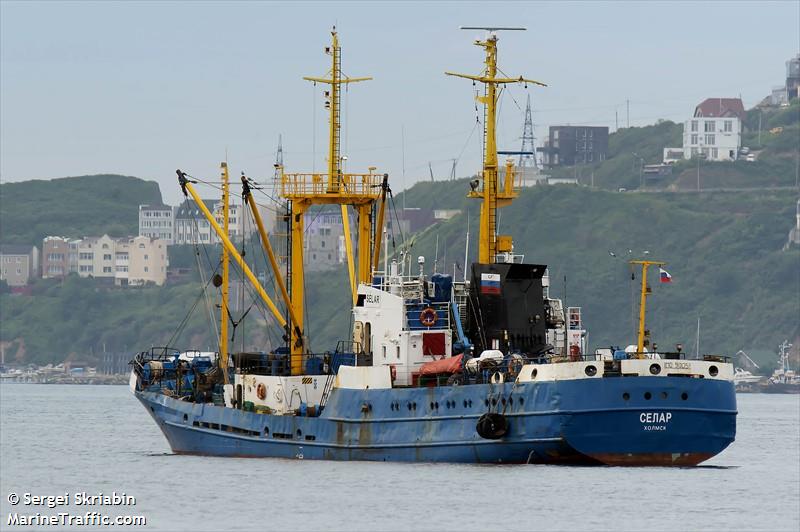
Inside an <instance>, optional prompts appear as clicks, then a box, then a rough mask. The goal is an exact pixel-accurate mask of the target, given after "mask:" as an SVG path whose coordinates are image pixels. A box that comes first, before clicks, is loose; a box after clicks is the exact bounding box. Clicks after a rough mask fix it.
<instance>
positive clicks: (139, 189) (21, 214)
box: [0, 174, 161, 247]
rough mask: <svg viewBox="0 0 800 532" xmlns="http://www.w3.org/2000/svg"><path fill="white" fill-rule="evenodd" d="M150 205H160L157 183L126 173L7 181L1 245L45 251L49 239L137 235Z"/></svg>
mask: <svg viewBox="0 0 800 532" xmlns="http://www.w3.org/2000/svg"><path fill="white" fill-rule="evenodd" d="M147 203H161V191H160V190H159V188H158V183H156V182H155V181H143V180H141V179H138V178H136V177H129V176H122V175H112V174H109V175H105V174H104V175H88V176H81V177H65V178H61V179H52V180H47V181H43V180H36V181H23V182H20V183H2V184H0V207H1V208H0V242H2V243H3V244H36V245H37V246H39V247H41V245H42V238H44V237H45V236H48V235H59V236H71V237H80V236H99V235H102V234H104V233H106V234H108V235H110V236H117V237H121V236H128V235H135V234H137V233H138V231H139V228H138V227H139V226H138V223H139V222H138V219H139V205H140V204H147Z"/></svg>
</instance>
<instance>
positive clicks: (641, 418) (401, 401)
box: [136, 377, 737, 465]
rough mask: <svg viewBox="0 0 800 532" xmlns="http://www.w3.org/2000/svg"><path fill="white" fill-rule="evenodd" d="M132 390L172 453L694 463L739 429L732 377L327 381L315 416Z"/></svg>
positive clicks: (720, 447)
mask: <svg viewBox="0 0 800 532" xmlns="http://www.w3.org/2000/svg"><path fill="white" fill-rule="evenodd" d="M136 396H137V397H138V398H139V400H140V401H141V402H142V403H143V404H144V405H145V406H146V407H147V409H148V411H149V412H150V413H151V415H152V416H153V418H154V419H155V420H156V422H157V423H158V425H159V427H160V428H161V430H162V431H163V432H164V435H165V436H166V438H167V440H168V441H169V444H170V446H171V447H172V450H173V451H174V452H176V453H187V454H202V455H215V456H244V457H282V458H303V459H322V460H375V461H406V462H466V463H480V462H492V463H530V462H534V463H586V464H592V463H593V464H596V463H605V464H611V465H696V464H698V463H700V462H702V461H704V460H707V459H708V458H710V457H712V456H714V455H716V454H718V453H719V452H721V451H722V450H723V449H725V448H726V447H727V446H728V445H729V444H730V443H731V442H732V441H733V440H734V438H735V435H736V413H737V412H736V394H735V392H734V387H733V384H732V383H731V382H726V381H719V380H704V379H692V378H680V377H635V378H625V377H618V378H603V379H580V380H570V381H553V382H537V383H525V384H517V385H515V384H512V383H505V384H497V385H492V384H474V385H466V386H452V387H432V388H395V389H388V390H347V389H335V390H334V391H333V392H332V393H331V395H330V398H329V401H328V403H327V405H326V407H325V409H324V410H323V413H322V415H320V416H319V417H299V416H276V415H269V414H257V413H253V412H245V411H242V410H236V409H231V408H223V407H220V406H214V405H212V404H196V403H190V402H185V401H179V400H176V399H173V398H171V397H167V396H165V395H161V394H158V393H153V392H142V391H137V392H136ZM646 397H649V399H648V398H646ZM486 412H498V413H501V414H503V415H504V416H505V417H506V419H507V420H508V424H509V430H508V432H507V434H505V436H503V437H502V438H500V439H496V440H490V439H484V438H482V437H481V436H480V435H478V433H477V431H476V424H477V421H478V418H479V417H480V416H481V415H483V414H485V413H486Z"/></svg>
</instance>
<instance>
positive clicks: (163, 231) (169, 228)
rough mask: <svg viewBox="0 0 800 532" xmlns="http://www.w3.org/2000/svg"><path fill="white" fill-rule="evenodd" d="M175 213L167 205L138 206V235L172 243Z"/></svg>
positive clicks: (168, 243)
mask: <svg viewBox="0 0 800 532" xmlns="http://www.w3.org/2000/svg"><path fill="white" fill-rule="evenodd" d="M174 225H175V212H174V210H173V209H172V207H170V206H169V205H139V235H140V236H149V237H150V238H157V239H159V240H163V241H164V242H166V243H167V245H172V243H173V230H174Z"/></svg>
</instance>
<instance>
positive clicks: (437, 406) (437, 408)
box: [433, 401, 439, 410]
mask: <svg viewBox="0 0 800 532" xmlns="http://www.w3.org/2000/svg"><path fill="white" fill-rule="evenodd" d="M433 407H434V408H435V409H436V410H439V401H436V402H435V403H433Z"/></svg>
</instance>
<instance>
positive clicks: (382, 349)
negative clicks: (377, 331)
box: [381, 345, 386, 360]
mask: <svg viewBox="0 0 800 532" xmlns="http://www.w3.org/2000/svg"><path fill="white" fill-rule="evenodd" d="M381 351H382V352H383V358H384V360H385V359H386V346H385V345H382V346H381Z"/></svg>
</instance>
